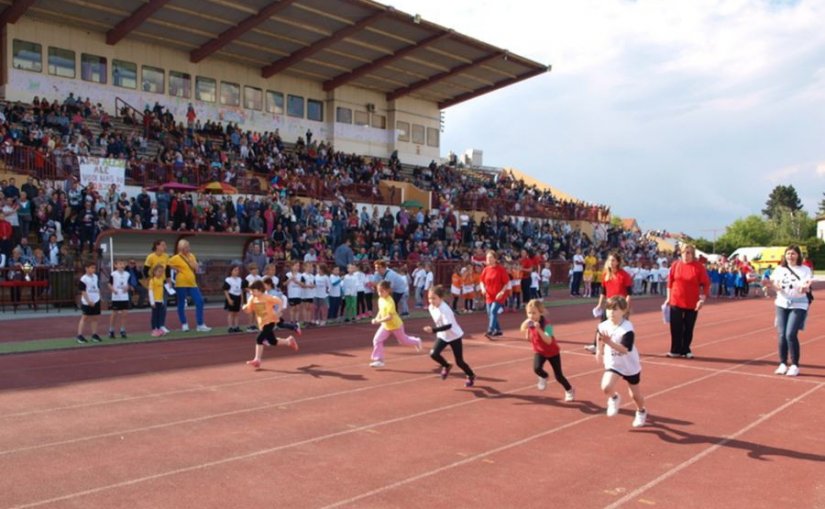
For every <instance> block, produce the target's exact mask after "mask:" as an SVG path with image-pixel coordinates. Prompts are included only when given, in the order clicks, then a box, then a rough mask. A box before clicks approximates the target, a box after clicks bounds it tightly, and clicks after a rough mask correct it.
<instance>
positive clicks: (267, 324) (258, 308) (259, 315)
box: [243, 281, 298, 369]
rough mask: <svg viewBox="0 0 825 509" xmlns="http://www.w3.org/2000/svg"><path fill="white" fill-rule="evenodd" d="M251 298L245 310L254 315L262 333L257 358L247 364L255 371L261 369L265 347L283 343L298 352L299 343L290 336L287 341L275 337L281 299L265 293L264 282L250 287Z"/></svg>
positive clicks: (256, 346) (256, 345)
mask: <svg viewBox="0 0 825 509" xmlns="http://www.w3.org/2000/svg"><path fill="white" fill-rule="evenodd" d="M249 291H250V294H251V295H250V297H249V300H248V301H247V302H246V305H244V307H243V310H244V312H246V313H250V314H254V315H255V319H256V321H257V322H258V328H259V330H260V332H259V333H258V337H257V338H256V339H255V358H254V359H252V360H251V361H246V363H247V364H248V365H250V366H252V367H253V368H255V369H258V368H260V367H261V360H262V357H263V353H264V346H274V345H277V344H278V342H279V341H283V342H285V343H286V344H287V346H289V347H290V348H292V349H293V350H295V351H296V352H297V351H298V342H297V341H295V338H294V337H292V336H289V337H288V338H286V339H277V338H276V337H275V324H276V323H278V319H279V317H278V315H277V313H275V306H280V304H281V299H279V298H277V297H273V296H271V295H267V294H266V293H264V283H263V281H255V282H254V283H252V285H250V287H249Z"/></svg>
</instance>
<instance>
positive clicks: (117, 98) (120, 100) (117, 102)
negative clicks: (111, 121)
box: [115, 97, 145, 124]
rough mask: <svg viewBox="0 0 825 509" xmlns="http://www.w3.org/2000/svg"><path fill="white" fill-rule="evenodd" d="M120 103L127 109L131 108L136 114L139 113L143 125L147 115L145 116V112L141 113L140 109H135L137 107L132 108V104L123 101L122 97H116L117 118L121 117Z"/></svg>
mask: <svg viewBox="0 0 825 509" xmlns="http://www.w3.org/2000/svg"><path fill="white" fill-rule="evenodd" d="M119 103H123V105H124V106H126V107H127V108H129V109H130V110H131V111H134V112H135V113H137V114H138V115H140V120H141V124H142V123H143V117H144V116H145V115H144V114H143V112H142V111H140V110H139V109H137V108H135V107H134V106H132V105H131V104H129V103H127V102H126V101H124V100H123V99H121V98H120V97H115V115H116V116H117V117H120V108H119V107H118V104H119Z"/></svg>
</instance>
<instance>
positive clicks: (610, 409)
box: [607, 394, 622, 417]
mask: <svg viewBox="0 0 825 509" xmlns="http://www.w3.org/2000/svg"><path fill="white" fill-rule="evenodd" d="M621 403H622V397H621V396H619V395H618V394H614V395H613V397H612V398H607V416H608V417H613V416H614V415H616V414H618V413H619V406H620V405H621Z"/></svg>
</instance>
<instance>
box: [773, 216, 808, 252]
mask: <svg viewBox="0 0 825 509" xmlns="http://www.w3.org/2000/svg"><path fill="white" fill-rule="evenodd" d="M769 224H770V229H771V233H772V235H771V237H772V238H771V245H774V246H786V245H788V244H799V243H800V242H802V241H803V240H804V239H808V238H811V237H816V221H815V220H814V219H811V218H810V217H808V214H807V213H806V212H805V211H804V210H800V211H797V212H791V211H790V210H788V209H786V208H785V207H779V208H778V209H777V210H776V212H775V214H774V217H773V219H771V220H770V221H769Z"/></svg>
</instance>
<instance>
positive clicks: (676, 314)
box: [665, 244, 710, 359]
mask: <svg viewBox="0 0 825 509" xmlns="http://www.w3.org/2000/svg"><path fill="white" fill-rule="evenodd" d="M700 287H701V295H700ZM709 293H710V278H709V277H708V271H707V269H705V266H704V265H703V264H702V263H700V262H698V261H696V248H695V247H693V246H691V245H690V244H686V245H684V246H683V247H682V259H681V260H678V261H676V262H675V263H674V264H673V265H672V266H671V267H670V272H669V273H668V276H667V298H666V299H665V305H668V306H670V352H668V353H667V356H668V357H687V358H688V359H692V358H693V353H692V352H691V351H690V344H691V342H692V341H693V327H694V326H695V325H696V317H697V316H698V314H699V310H700V309H702V306H703V305H704V303H705V299H706V298H707V297H708V294H709Z"/></svg>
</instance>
